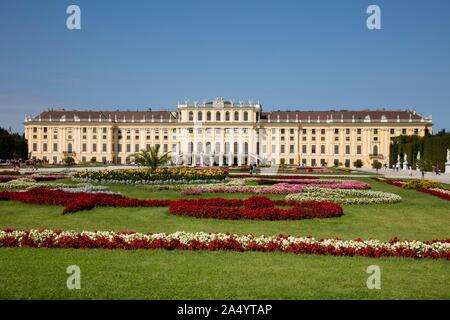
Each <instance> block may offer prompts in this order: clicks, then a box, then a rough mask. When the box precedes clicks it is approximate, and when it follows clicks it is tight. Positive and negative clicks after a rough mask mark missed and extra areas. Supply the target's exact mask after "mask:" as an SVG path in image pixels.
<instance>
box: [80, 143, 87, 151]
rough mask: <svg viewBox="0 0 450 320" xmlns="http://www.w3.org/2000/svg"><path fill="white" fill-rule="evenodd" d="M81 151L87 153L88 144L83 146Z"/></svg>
mask: <svg viewBox="0 0 450 320" xmlns="http://www.w3.org/2000/svg"><path fill="white" fill-rule="evenodd" d="M81 151H82V152H86V151H87V144H86V143H83V144H82V147H81Z"/></svg>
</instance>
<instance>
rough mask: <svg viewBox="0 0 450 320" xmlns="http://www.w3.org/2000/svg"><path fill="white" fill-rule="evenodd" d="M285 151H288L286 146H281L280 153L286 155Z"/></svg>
mask: <svg viewBox="0 0 450 320" xmlns="http://www.w3.org/2000/svg"><path fill="white" fill-rule="evenodd" d="M285 149H286V146H285V145H284V144H282V145H281V149H280V152H281V153H285V151H286V150H285Z"/></svg>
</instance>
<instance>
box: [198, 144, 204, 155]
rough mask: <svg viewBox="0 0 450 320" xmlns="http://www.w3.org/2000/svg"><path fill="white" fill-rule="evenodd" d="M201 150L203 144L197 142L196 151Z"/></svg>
mask: <svg viewBox="0 0 450 320" xmlns="http://www.w3.org/2000/svg"><path fill="white" fill-rule="evenodd" d="M202 151H203V144H202V143H201V142H198V143H197V153H200V152H202Z"/></svg>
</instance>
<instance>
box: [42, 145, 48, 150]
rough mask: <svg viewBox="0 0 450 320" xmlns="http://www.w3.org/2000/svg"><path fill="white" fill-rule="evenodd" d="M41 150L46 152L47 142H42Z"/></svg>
mask: <svg viewBox="0 0 450 320" xmlns="http://www.w3.org/2000/svg"><path fill="white" fill-rule="evenodd" d="M42 151H43V152H47V144H46V143H44V144H43V145H42Z"/></svg>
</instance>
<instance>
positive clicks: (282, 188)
mask: <svg viewBox="0 0 450 320" xmlns="http://www.w3.org/2000/svg"><path fill="white" fill-rule="evenodd" d="M301 191H302V186H301V185H296V184H285V183H278V184H276V185H273V186H262V187H260V186H231V187H230V186H214V185H213V186H198V187H193V188H187V189H184V190H183V191H182V192H181V194H183V195H200V194H203V193H253V194H289V193H296V192H301Z"/></svg>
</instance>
